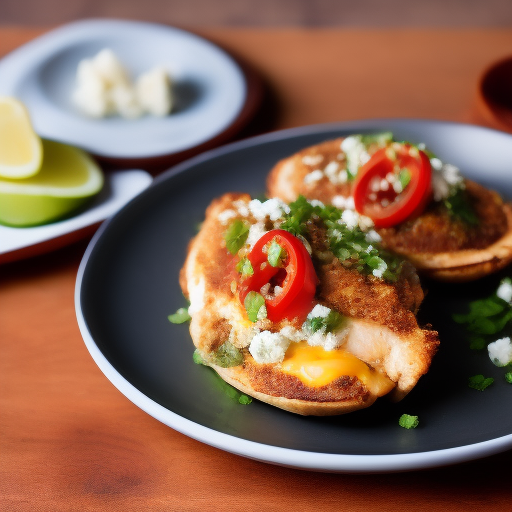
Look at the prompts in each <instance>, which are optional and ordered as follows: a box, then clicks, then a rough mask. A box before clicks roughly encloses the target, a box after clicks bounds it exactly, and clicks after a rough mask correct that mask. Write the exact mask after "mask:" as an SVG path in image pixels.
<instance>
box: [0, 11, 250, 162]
mask: <svg viewBox="0 0 512 512" xmlns="http://www.w3.org/2000/svg"><path fill="white" fill-rule="evenodd" d="M103 48H111V49H112V50H113V51H114V52H115V53H116V54H117V56H118V57H119V59H120V61H121V62H122V63H123V65H124V66H125V67H126V68H127V70H128V71H129V73H130V74H131V75H132V78H134V77H136V76H138V75H140V74H141V73H143V72H146V71H149V70H150V69H152V68H153V67H155V66H163V67H164V68H165V69H167V71H168V72H169V74H170V76H171V77H172V79H173V82H174V89H173V90H174V95H175V99H176V107H175V109H174V110H173V112H172V113H171V114H170V115H168V116H166V117H163V118H157V117H153V116H144V117H142V118H139V119H136V120H126V119H122V118H120V117H109V118H104V119H101V120H97V119H91V118H88V117H86V116H84V115H83V114H81V113H80V112H79V111H78V110H77V109H76V107H75V106H74V105H73V103H72V101H71V94H72V92H73V89H74V86H75V75H76V70H77V66H78V63H79V62H80V60H82V59H84V58H90V57H93V56H94V55H96V54H97V53H98V52H99V51H100V50H102V49H103ZM0 94H3V95H11V96H15V97H17V98H19V99H20V100H21V101H23V102H24V103H25V104H26V106H27V107H28V109H29V111H30V114H31V118H32V122H33V124H34V127H35V130H36V131H37V133H38V134H39V135H40V136H42V137H45V138H48V139H55V140H59V141H60V142H66V143H68V144H72V145H75V146H80V147H82V148H83V149H85V150H87V151H89V152H90V153H93V154H94V155H96V156H100V157H104V158H110V159H129V158H131V159H144V158H156V157H162V156H165V155H169V154H175V153H180V152H183V151H186V150H189V149H191V148H194V147H196V146H199V145H201V144H204V143H205V142H207V141H209V140H211V139H213V138H215V137H216V136H218V135H219V134H221V133H222V132H224V131H226V130H227V129H228V128H229V127H230V126H231V125H233V123H235V122H236V120H237V119H238V117H239V116H240V114H241V111H242V109H243V107H244V104H245V101H246V97H247V86H246V80H245V76H244V73H243V72H242V70H241V69H240V67H239V66H238V64H237V63H236V62H235V61H234V60H233V59H232V58H231V57H230V56H229V55H227V54H226V53H225V52H224V51H223V50H221V49H220V48H218V47H217V46H215V45H214V44H212V43H210V42H209V41H206V40H205V39H203V38H201V37H198V36H196V35H194V34H191V33H189V32H186V31H184V30H179V29H176V28H171V27H168V26H163V25H157V24H150V23H140V22H132V21H120V20H85V21H78V22H75V23H71V24H68V25H65V26H63V27H61V28H58V29H56V30H54V31H52V32H49V33H47V34H45V35H43V36H41V37H39V38H37V39H35V40H33V41H31V42H29V43H27V44H25V45H24V46H22V47H20V48H18V49H16V50H15V51H13V52H12V53H10V54H9V55H7V56H6V57H4V58H3V59H2V60H0Z"/></svg>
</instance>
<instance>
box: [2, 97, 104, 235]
mask: <svg viewBox="0 0 512 512" xmlns="http://www.w3.org/2000/svg"><path fill="white" fill-rule="evenodd" d="M102 187H103V173H102V171H101V169H100V168H99V167H98V166H97V164H96V163H95V162H94V161H93V160H92V158H91V157H89V156H88V155H87V154H86V153H84V152H83V151H82V150H80V149H78V148H75V147H73V146H68V145H66V144H61V143H59V142H54V141H50V140H46V139H40V138H39V137H38V135H37V134H36V133H35V131H34V130H33V128H32V125H31V123H30V117H29V115H28V112H27V110H26V108H25V107H24V105H23V104H22V103H21V102H20V101H18V100H17V99H15V98H12V97H0V224H5V225H8V226H15V227H25V226H35V225H39V224H46V223H48V222H52V221H54V220H57V219H60V218H62V217H64V216H66V215H69V214H70V213H72V212H73V211H75V210H76V209H78V208H79V207H80V206H82V205H83V204H84V203H85V202H87V201H88V200H89V199H90V198H92V197H93V196H95V195H96V194H97V193H98V192H99V191H100V190H101V188H102Z"/></svg>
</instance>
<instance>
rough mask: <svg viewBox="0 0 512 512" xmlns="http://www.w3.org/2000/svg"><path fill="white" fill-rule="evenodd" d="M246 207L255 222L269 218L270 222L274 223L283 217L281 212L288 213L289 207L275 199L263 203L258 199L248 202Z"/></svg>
mask: <svg viewBox="0 0 512 512" xmlns="http://www.w3.org/2000/svg"><path fill="white" fill-rule="evenodd" d="M248 207H249V211H250V212H251V214H252V216H253V217H254V218H255V219H256V220H265V219H266V217H269V219H270V220H271V221H276V220H278V219H280V218H281V217H282V216H283V212H286V213H289V212H290V207H289V206H288V205H287V204H286V203H285V202H284V201H282V200H281V199H277V198H272V199H268V200H267V201H265V202H263V203H262V202H261V201H259V200H258V199H253V200H252V201H250V202H249V205H248Z"/></svg>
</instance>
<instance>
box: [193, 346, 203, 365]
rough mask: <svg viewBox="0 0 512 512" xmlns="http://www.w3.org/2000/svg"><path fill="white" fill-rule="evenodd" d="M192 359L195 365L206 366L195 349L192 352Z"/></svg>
mask: <svg viewBox="0 0 512 512" xmlns="http://www.w3.org/2000/svg"><path fill="white" fill-rule="evenodd" d="M192 359H193V360H194V363H196V364H206V363H205V362H204V359H203V356H202V355H201V352H199V350H198V349H197V348H196V349H195V350H194V353H193V354H192Z"/></svg>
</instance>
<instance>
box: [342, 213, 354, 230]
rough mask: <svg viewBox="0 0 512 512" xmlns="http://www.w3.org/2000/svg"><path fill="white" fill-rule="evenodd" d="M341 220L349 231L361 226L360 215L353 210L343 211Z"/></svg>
mask: <svg viewBox="0 0 512 512" xmlns="http://www.w3.org/2000/svg"><path fill="white" fill-rule="evenodd" d="M340 220H341V221H342V222H343V224H345V225H346V226H347V228H348V229H354V228H355V227H357V226H358V225H359V215H358V214H357V213H356V212H355V211H353V210H343V213H342V214H341V219H340Z"/></svg>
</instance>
